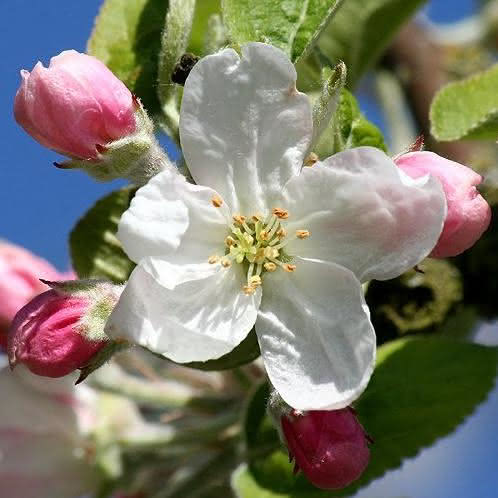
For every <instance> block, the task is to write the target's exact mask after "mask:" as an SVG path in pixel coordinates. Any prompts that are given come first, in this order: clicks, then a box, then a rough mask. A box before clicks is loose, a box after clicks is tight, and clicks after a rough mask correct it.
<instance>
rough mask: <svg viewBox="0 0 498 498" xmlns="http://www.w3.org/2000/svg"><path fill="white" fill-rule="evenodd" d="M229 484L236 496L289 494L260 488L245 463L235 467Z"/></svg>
mask: <svg viewBox="0 0 498 498" xmlns="http://www.w3.org/2000/svg"><path fill="white" fill-rule="evenodd" d="M231 484H232V489H233V491H234V492H235V494H236V496H237V498H286V497H288V496H289V495H288V494H287V493H284V494H281V493H275V492H273V491H270V490H268V489H264V488H262V487H261V486H260V485H259V483H258V481H256V479H255V478H254V476H253V475H252V474H251V471H250V470H249V468H248V467H247V465H245V464H242V465H240V466H239V467H238V468H237V469H235V471H234V473H233V474H232V478H231Z"/></svg>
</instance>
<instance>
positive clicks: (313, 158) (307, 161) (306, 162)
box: [304, 152, 319, 167]
mask: <svg viewBox="0 0 498 498" xmlns="http://www.w3.org/2000/svg"><path fill="white" fill-rule="evenodd" d="M318 159H319V157H318V156H317V155H316V154H315V153H314V152H311V153H310V155H309V156H308V157H307V158H306V159H305V160H304V165H305V166H308V167H311V166H313V165H314V164H315V163H317V162H318Z"/></svg>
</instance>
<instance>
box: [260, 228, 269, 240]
mask: <svg viewBox="0 0 498 498" xmlns="http://www.w3.org/2000/svg"><path fill="white" fill-rule="evenodd" d="M268 235H269V234H268V232H267V231H266V230H263V231H262V232H261V233H260V234H259V238H260V239H261V240H263V241H265V240H268Z"/></svg>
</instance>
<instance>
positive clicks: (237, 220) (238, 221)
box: [232, 214, 246, 225]
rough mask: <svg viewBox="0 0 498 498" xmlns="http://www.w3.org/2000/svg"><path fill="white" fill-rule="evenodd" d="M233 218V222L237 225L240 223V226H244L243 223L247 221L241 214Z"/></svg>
mask: <svg viewBox="0 0 498 498" xmlns="http://www.w3.org/2000/svg"><path fill="white" fill-rule="evenodd" d="M232 218H233V221H235V223H238V224H239V225H242V223H244V222H245V221H246V217H245V216H242V215H241V214H234V215H233V216H232Z"/></svg>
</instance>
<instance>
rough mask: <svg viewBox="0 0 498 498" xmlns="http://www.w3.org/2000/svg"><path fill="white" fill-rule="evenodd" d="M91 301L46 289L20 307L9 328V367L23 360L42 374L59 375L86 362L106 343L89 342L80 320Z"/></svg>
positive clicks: (47, 375) (30, 367)
mask: <svg viewBox="0 0 498 498" xmlns="http://www.w3.org/2000/svg"><path fill="white" fill-rule="evenodd" d="M90 306H91V302H90V300H89V299H88V298H87V297H84V296H70V295H64V294H60V293H59V292H57V291H55V290H49V291H47V292H44V293H43V294H40V295H39V296H37V297H35V298H34V299H33V300H32V301H30V302H29V303H28V304H27V305H26V306H24V307H23V308H21V309H20V310H19V311H18V313H17V314H16V316H15V317H14V320H13V321H12V325H11V327H10V331H9V340H8V353H9V362H10V365H11V367H14V366H15V365H17V364H19V363H22V364H24V365H26V367H27V368H28V369H29V370H31V372H33V373H35V374H37V375H42V376H44V377H62V376H64V375H67V374H69V373H71V372H73V371H74V370H76V369H78V368H81V367H83V366H85V365H87V364H88V362H89V360H90V359H91V358H92V357H93V356H94V355H95V354H96V353H97V352H98V351H99V350H100V349H101V348H102V347H103V346H104V345H105V344H106V341H102V340H101V341H91V340H89V339H88V338H87V337H86V336H85V334H84V333H83V331H82V328H81V323H82V320H83V317H84V316H85V314H86V313H87V311H88V309H89V307H90Z"/></svg>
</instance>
